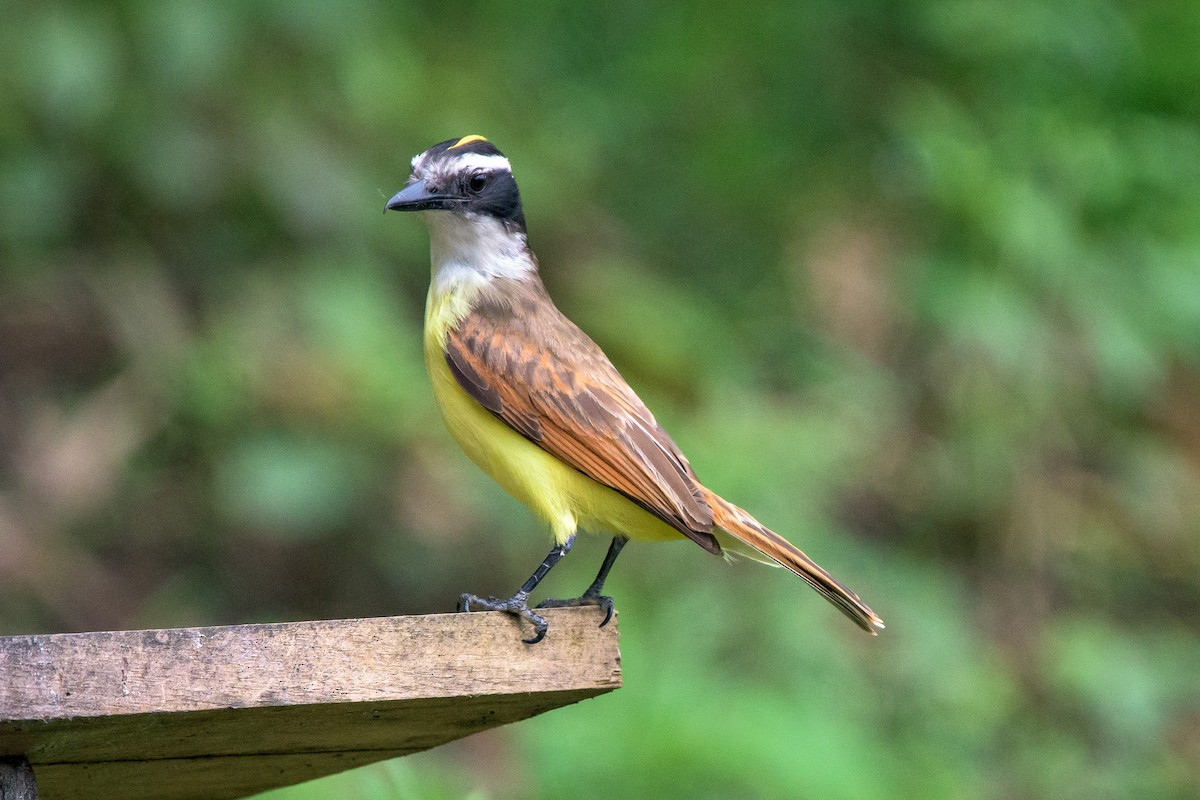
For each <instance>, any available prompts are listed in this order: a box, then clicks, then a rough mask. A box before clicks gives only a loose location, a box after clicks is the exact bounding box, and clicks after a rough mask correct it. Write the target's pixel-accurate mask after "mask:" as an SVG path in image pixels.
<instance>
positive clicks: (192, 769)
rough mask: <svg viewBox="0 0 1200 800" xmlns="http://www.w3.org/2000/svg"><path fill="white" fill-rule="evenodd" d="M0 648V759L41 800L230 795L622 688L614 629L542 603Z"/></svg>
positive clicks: (589, 615)
mask: <svg viewBox="0 0 1200 800" xmlns="http://www.w3.org/2000/svg"><path fill="white" fill-rule="evenodd" d="M546 618H547V620H548V621H549V622H550V634H549V635H548V636H547V637H546V639H545V640H543V641H542V642H541V643H539V644H537V645H526V644H523V643H522V642H521V641H520V638H521V636H523V635H528V633H527V632H522V629H521V628H520V626H519V625H518V623H517V622H516V621H515V620H514V619H513V618H511V617H510V616H508V615H505V614H498V613H484V614H480V613H475V614H437V615H428V616H416V617H385V618H377V619H358V620H333V621H319V622H300V623H283V624H274V625H238V626H230V627H218V628H190V629H173V630H156V631H116V632H107V633H81V634H53V635H45V636H11V637H0V756H18V755H24V756H25V757H26V758H28V759H29V761H30V763H31V764H32V766H33V770H34V773H35V774H36V776H37V780H38V785H39V789H40V796H41V798H43V800H55V798H68V797H69V798H80V800H89V798H105V800H112V799H113V798H132V799H134V800H137V799H138V798H151V797H155V798H164V800H176V799H179V800H182V799H183V798H216V799H219V798H233V797H242V796H245V795H247V794H251V793H253V792H257V791H262V790H265V789H269V788H273V787H277V786H285V785H289V784H292V783H298V782H300V781H303V780H308V779H310V778H315V777H319V776H321V775H327V774H330V773H332V772H337V771H339V770H342V769H348V768H350V767H354V766H359V765H361V764H367V763H371V762H373V761H378V760H381V759H385V758H392V757H394V756H398V755H404V754H407V753H411V752H416V751H418V750H424V749H426V748H429V747H434V746H436V745H438V744H442V743H444V742H447V741H451V740H453V739H457V738H460V737H462V736H467V735H469V734H471V733H475V732H477V731H480V730H484V729H487V728H491V727H495V726H497V725H504V724H506V723H509V722H514V721H517V720H521V719H525V718H527V717H530V716H533V715H535V714H539V713H541V712H543V711H547V710H550V709H552V708H557V707H560V706H563V705H567V704H570V703H574V702H577V701H578V700H582V699H585V698H588V697H593V696H595V695H597V694H601V693H603V692H607V691H611V690H612V689H615V688H617V687H618V686H620V683H621V671H620V654H619V651H618V649H617V634H616V625H615V624H612V625H609V626H608V627H606V628H599V627H597V625H598V622H599V620H600V618H601V617H600V615H599V613H598V611H597V610H596V609H593V608H583V609H577V608H567V609H548V610H547V611H546Z"/></svg>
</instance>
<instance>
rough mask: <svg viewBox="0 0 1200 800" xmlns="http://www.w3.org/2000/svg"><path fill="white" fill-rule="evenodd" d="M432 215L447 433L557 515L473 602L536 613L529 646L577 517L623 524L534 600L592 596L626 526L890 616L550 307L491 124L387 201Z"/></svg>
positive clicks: (605, 526)
mask: <svg viewBox="0 0 1200 800" xmlns="http://www.w3.org/2000/svg"><path fill="white" fill-rule="evenodd" d="M387 208H388V209H391V210H394V211H418V212H421V215H422V216H423V217H424V219H425V222H426V223H427V224H428V227H429V240H430V255H431V259H432V262H433V264H432V267H433V270H432V272H433V274H432V281H431V283H430V286H429V296H428V299H427V301H426V306H425V363H426V366H427V367H428V369H429V375H430V378H431V379H432V382H433V391H434V397H435V398H436V400H437V403H438V406H439V407H440V408H441V412H442V416H443V417H444V418H445V422H446V427H447V428H449V430H450V433H451V434H452V435H453V436H454V438H455V439H456V440H457V441H458V443H459V445H461V446H462V448H463V450H465V451H466V453H467V455H468V456H470V458H471V460H472V461H474V462H475V463H476V464H478V465H479V467H480V468H481V469H483V471H484V472H486V473H488V474H489V475H491V476H492V477H493V478H494V479H495V480H496V481H497V482H499V483H500V485H501V486H503V487H504V488H505V489H506V490H508V492H509V493H511V494H512V495H513V496H515V497H516V498H517V499H518V500H520V501H521V502H523V503H525V505H527V506H529V507H530V509H532V510H533V512H534V513H535V514H537V515H538V516H539V517H541V518H542V519H543V520H545V521H546V522H547V523H549V525H550V530H551V532H552V533H553V536H554V547H553V549H551V550H550V553H549V554H548V555H547V556H546V559H545V561H543V562H542V565H541V566H540V567H538V568H537V570H536V571H535V572H534V573H533V575H532V576H530V578H529V580H527V581H526V582H525V584H524V585H523V586H522V587H521V588H520V589H519V590H518V591H517V593H516V594H515V595H513V596H512V597H510V598H508V599H507V600H500V599H497V598H495V597H490V598H487V599H483V598H479V597H476V596H474V595H470V594H464V595H463V596H462V601H461V606H460V607H461V608H462V609H463V610H465V611H473V610H494V611H506V612H508V613H510V614H514V615H517V616H519V617H521V618H523V619H525V620H527V621H528V622H529V623H530V624H532V626H533V636H532V637H531V638H528V639H525V640H524V641H525V642H527V643H529V644H534V643H536V642H539V641H541V639H542V638H543V637H544V636H545V635H546V630H547V624H546V620H545V619H544V618H543V617H542V616H541V615H540V614H538V613H537V612H536V611H535V610H533V609H531V608H530V607H529V604H528V599H529V595H530V593H531V592H532V591H533V590H534V588H535V587H536V586H537V585H538V582H539V581H541V580H542V578H544V577H545V576H546V573H548V572H549V571H550V569H551V568H552V567H553V566H554V565H555V564H556V563H558V561H559V559H561V558H562V557H563V556H564V555H566V554H567V552H568V551H570V549H571V545H572V543H573V542H574V541H575V534H576V532H577V531H579V530H580V529H585V530H591V531H597V532H605V533H610V534H612V535H613V540H612V544H611V545H610V546H609V548H608V554H607V555H606V556H605V558H604V562H603V564H601V566H600V572H599V573H598V574H597V575H596V580H595V581H594V582H593V583H592V585H591V586H589V587H588V589H587V591H585V592H584V593H583V595H582V596H580V597H577V598H573V599H570V600H546V601H544V602H542V603H541V604H539V605H538V606H537V608H548V607H555V606H577V605H596V606H599V607H600V608H601V609H603V610H604V612H605V615H604V621H603V622H601V623H600V624H601V626H603V625H605V624H607V623H608V621H609V619H610V618H611V617H612V613H613V601H612V598H610V597H608V596H605V595H603V594H601V590H602V589H603V587H604V580H605V578H606V577H607V576H608V572H609V570H610V569H611V568H612V565H613V562H614V561H615V560H616V558H617V554H618V553H620V552H621V548H622V547H624V546H625V542H626V541H628V540H629V539H647V540H660V541H661V540H672V539H678V538H680V537H686V538H688V539H691V540H692V541H693V542H695V543H696V544H698V545H700V547H702V548H704V549H705V550H707V551H708V552H709V553H714V554H720V553H722V552H723V551H730V552H733V553H738V554H741V555H745V556H747V557H749V558H752V559H755V560H757V561H761V562H763V563H768V564H775V565H780V566H783V567H786V568H787V569H789V570H791V571H792V572H794V573H795V574H796V575H798V576H800V577H801V578H803V579H804V580H805V581H807V582H808V584H809V585H810V586H812V587H813V588H814V589H816V590H817V591H818V592H820V593H821V595H823V596H824V597H825V599H827V600H829V601H830V602H831V603H833V604H834V605H835V606H837V607H838V608H839V609H840V610H841V611H842V613H844V614H845V615H846V616H848V617H849V618H850V619H852V620H854V622H855V623H857V624H858V625H859V627H861V628H862V629H863V630H865V631H867V632H869V633H872V634H874V633H876V631H877V630H878V629H880V628H883V621H882V620H881V619H880V618H879V617H878V616H876V615H875V613H874V612H873V611H871V609H870V608H868V607H867V606H866V604H864V603H863V602H862V601H861V600H859V599H858V595H856V594H854V592H852V591H850V590H849V589H847V588H845V587H844V586H842V585H841V584H840V583H838V582H837V581H836V580H834V579H833V577H831V576H830V575H829V573H827V572H826V571H825V570H823V569H821V567H819V566H817V564H815V563H814V562H813V561H812V560H811V559H810V558H809V557H808V556H806V555H805V554H804V553H802V552H800V550H798V549H797V548H796V547H794V546H792V544H790V543H789V542H788V541H786V540H785V539H784V538H783V537H781V536H780V535H778V534H777V533H775V532H773V531H770V530H768V529H767V528H766V527H764V526H763V525H761V524H759V523H758V521H756V520H755V519H754V517H752V516H750V514H748V513H747V512H745V511H743V510H742V509H740V508H738V507H737V506H735V505H733V504H732V503H729V502H727V501H725V500H723V499H722V498H720V497H718V496H717V495H716V494H714V493H713V492H712V491H710V490H709V489H707V488H705V486H704V485H703V484H702V483H700V480H699V478H697V477H696V473H695V472H693V471H692V467H691V465H689V464H688V461H687V459H686V458H684V455H683V453H681V452H680V450H679V448H678V447H677V446H676V445H675V442H674V441H672V440H671V437H669V436H668V435H667V433H666V432H665V431H664V430H663V429H662V428H661V427H660V426H659V424H658V422H656V421H655V419H654V415H652V414H651V413H650V411H649V410H648V409H647V408H646V406H645V404H643V403H642V401H641V400H640V399H639V398H638V396H637V395H636V394H635V393H634V391H633V389H631V388H629V384H627V383H626V382H625V380H624V379H623V378H622V377H621V375H620V374H619V373H618V372H617V370H616V368H614V367H613V365H612V363H611V362H610V361H609V360H608V358H607V357H606V356H605V355H604V353H603V352H601V350H600V348H599V347H597V346H596V344H595V342H593V341H592V340H591V339H589V338H588V336H587V335H586V334H585V333H584V332H583V331H581V330H580V329H579V328H578V327H576V326H575V324H574V323H572V322H571V321H570V320H569V319H567V318H566V317H565V316H563V314H562V312H561V311H559V310H558V308H557V307H555V305H554V303H553V302H552V301H551V300H550V296H549V295H548V294H547V293H546V289H545V287H544V286H543V285H542V281H541V279H540V278H539V277H538V263H537V259H536V258H535V257H534V255H533V253H532V252H531V251H530V249H529V243H528V240H527V238H526V234H525V216H524V214H523V213H522V210H521V197H520V194H519V193H518V191H517V184H516V181H515V180H514V179H513V174H512V168H511V166H510V165H509V162H508V159H507V158H505V157H504V155H503V154H502V153H501V152H500V151H499V150H498V149H496V147H495V145H493V144H492V143H491V142H489V141H488V140H487V139H485V138H484V137H482V136H478V135H473V136H464V137H462V138H461V139H449V140H447V141H445V142H442V143H441V144H436V145H434V146H433V147H431V148H429V149H428V150H426V151H425V152H424V153H421V154H420V155H418V156H416V157H415V158H413V160H412V174H411V176H410V177H409V179H408V183H407V185H406V186H405V187H404V189H402V190H401V191H400V192H399V193H397V194H396V196H395V197H393V198H392V199H391V200H389V201H388V203H387Z"/></svg>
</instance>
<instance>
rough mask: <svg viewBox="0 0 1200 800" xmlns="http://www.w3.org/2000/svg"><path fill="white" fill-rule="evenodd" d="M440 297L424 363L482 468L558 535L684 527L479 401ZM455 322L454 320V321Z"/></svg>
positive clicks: (433, 306)
mask: <svg viewBox="0 0 1200 800" xmlns="http://www.w3.org/2000/svg"><path fill="white" fill-rule="evenodd" d="M440 305H441V304H439V303H437V302H436V301H435V299H434V298H432V297H431V298H430V305H429V307H428V308H427V310H426V327H425V364H426V367H427V368H428V370H429V377H430V380H431V381H432V382H433V394H434V397H435V398H436V399H437V403H438V406H439V407H440V408H441V411H442V417H443V419H445V421H446V427H447V428H448V429H449V430H450V434H451V435H452V436H453V437H454V439H455V440H456V441H457V442H458V444H459V446H460V447H462V449H463V451H464V452H466V454H467V455H468V456H469V457H470V459H471V460H472V461H474V462H475V463H476V464H477V465H479V468H480V469H482V470H483V471H484V472H486V473H487V474H488V475H491V476H492V478H494V479H495V480H496V482H497V483H499V484H500V485H501V486H503V487H504V489H505V490H506V491H507V492H508V493H509V494H511V495H512V496H513V497H516V498H517V499H518V500H520V501H521V502H522V503H524V504H525V505H527V506H529V508H530V509H532V510H533V512H534V513H535V514H537V515H538V516H539V517H541V518H542V519H544V520H545V521H546V522H548V523H549V524H550V529H551V532H552V533H553V535H554V538H555V540H556V541H558V542H559V543H562V542H565V541H566V540H567V538H568V537H569V536H571V534H573V533H575V532H576V531H577V530H579V529H583V530H590V531H593V532H605V533H610V534H619V535H622V536H627V537H629V538H632V539H654V540H669V539H678V538H682V536H683V535H682V534H681V533H679V532H678V531H677V530H675V529H674V528H672V527H671V526H670V525H667V524H666V523H665V522H663V521H662V520H660V519H659V518H658V517H655V516H653V515H652V514H650V513H648V512H646V511H644V510H643V509H642V508H641V507H640V506H638V505H636V504H635V503H633V502H632V501H630V500H629V499H628V498H626V497H625V496H624V495H622V494H620V493H618V492H615V491H613V490H612V489H610V488H608V487H607V486H604V485H603V484H600V483H597V482H596V481H594V480H592V479H591V478H589V477H587V476H586V475H584V474H583V473H582V472H579V471H578V470H576V469H575V468H573V467H571V466H568V465H567V464H565V463H564V462H562V461H560V460H559V459H558V458H556V457H555V456H553V455H551V454H550V453H547V452H546V451H545V450H543V449H542V448H540V447H538V446H537V445H535V444H534V443H532V442H530V441H529V440H528V439H526V438H525V437H524V436H521V435H520V434H519V433H517V432H516V431H514V430H513V429H512V428H510V427H508V425H506V424H505V423H504V422H503V421H502V420H500V419H498V418H497V417H495V416H494V415H493V414H492V413H491V412H489V411H488V410H487V409H485V408H484V407H483V406H481V405H479V403H477V402H476V401H475V400H474V399H473V398H472V397H471V396H470V395H469V394H467V393H466V391H464V390H463V388H462V387H461V386H459V384H458V381H456V380H455V379H454V375H453V374H452V373H451V372H450V367H449V366H448V365H447V364H446V358H445V355H444V353H443V349H442V343H443V341H444V336H439V335H438V333H437V331H438V330H439V329H440V330H443V331H444V330H445V329H446V328H445V327H442V326H441V325H439V324H438V323H440V322H443V320H446V319H452V318H453V315H452V313H451V312H452V311H453V309H445V308H441V307H440ZM449 324H452V323H449Z"/></svg>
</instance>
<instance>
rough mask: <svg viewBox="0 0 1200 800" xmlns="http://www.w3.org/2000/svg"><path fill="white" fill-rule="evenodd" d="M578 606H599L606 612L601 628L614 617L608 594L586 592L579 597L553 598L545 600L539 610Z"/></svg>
mask: <svg viewBox="0 0 1200 800" xmlns="http://www.w3.org/2000/svg"><path fill="white" fill-rule="evenodd" d="M578 606H597V607H599V608H600V609H601V610H603V611H604V619H603V620H602V621H601V622H600V626H599V627H601V628H603V627H604V626H605V625H607V624H608V623H609V622H610V621H611V620H612V617H613V599H612V598H611V597H609V596H608V595H606V594H592V593H591V592H584V593H583V594H582V595H581V596H579V597H570V598H566V599H557V598H551V599H549V600H543V601H542V602H540V603H538V604H537V607H538V608H575V607H578Z"/></svg>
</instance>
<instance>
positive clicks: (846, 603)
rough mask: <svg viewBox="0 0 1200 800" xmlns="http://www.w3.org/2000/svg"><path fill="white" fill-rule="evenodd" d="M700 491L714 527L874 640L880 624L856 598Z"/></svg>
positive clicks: (785, 545) (735, 510)
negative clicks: (793, 578) (830, 605)
mask: <svg viewBox="0 0 1200 800" xmlns="http://www.w3.org/2000/svg"><path fill="white" fill-rule="evenodd" d="M703 491H704V494H705V499H706V500H708V504H709V506H710V507H712V510H713V524H714V526H715V527H717V528H720V529H722V530H724V531H725V532H726V533H728V534H729V535H730V536H732V537H733V538H735V539H737V540H738V541H739V542H741V543H743V544H745V545H748V546H749V547H751V548H753V549H754V550H755V551H757V552H758V553H761V554H762V555H764V556H766V557H767V558H769V559H770V560H771V561H774V562H775V563H777V564H779V565H780V566H781V567H786V568H787V569H789V570H791V571H792V572H794V573H796V574H797V575H798V576H800V577H801V578H803V579H804V580H805V581H806V582H807V583H808V585H809V586H811V587H813V588H814V589H816V590H817V591H818V592H820V593H821V595H822V596H823V597H824V598H825V599H826V600H828V601H829V602H831V603H833V604H834V605H835V606H837V607H838V610H840V611H841V612H842V613H843V614H845V615H846V616H847V617H849V618H850V619H852V620H854V622H855V623H856V624H857V625H858V626H859V627H860V628H862V629H863V630H864V631H866V632H867V633H869V634H871V635H872V636H874V635H876V634H878V633H879V631H880V630H881V629H882V628H883V620H881V619H880V618H879V617H878V616H877V615H876V614H875V612H874V611H872V610H871V609H870V608H868V607H867V604H866V603H864V602H863V601H862V600H859V599H858V595H856V594H855V593H854V592H852V591H850V590H849V589H847V588H846V587H845V586H842V585H841V584H840V583H838V582H837V581H836V580H834V579H833V576H832V575H830V574H829V573H828V572H826V571H825V570H823V569H821V568H820V567H819V566H817V564H816V562H814V561H813V560H812V559H811V558H809V557H808V556H806V555H804V553H802V552H800V550H799V549H797V548H796V547H795V546H794V545H793V544H792V543H791V542H789V541H787V540H786V539H784V538H783V537H782V536H780V535H779V534H777V533H775V532H774V531H772V530H769V529H767V528H765V527H763V526H762V525H761V524H760V523H759V522H758V520H756V519H755V518H754V517H752V516H750V515H749V514H747V513H746V512H745V511H743V510H742V509H740V508H738V507H737V506H735V505H734V504H733V503H730V502H727V501H726V500H724V499H722V498H720V497H718V496H717V495H715V494H713V493H712V492H710V491H709V490H708V489H704V490H703Z"/></svg>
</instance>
